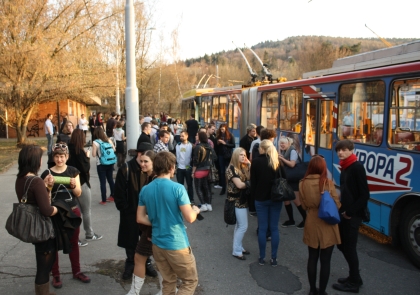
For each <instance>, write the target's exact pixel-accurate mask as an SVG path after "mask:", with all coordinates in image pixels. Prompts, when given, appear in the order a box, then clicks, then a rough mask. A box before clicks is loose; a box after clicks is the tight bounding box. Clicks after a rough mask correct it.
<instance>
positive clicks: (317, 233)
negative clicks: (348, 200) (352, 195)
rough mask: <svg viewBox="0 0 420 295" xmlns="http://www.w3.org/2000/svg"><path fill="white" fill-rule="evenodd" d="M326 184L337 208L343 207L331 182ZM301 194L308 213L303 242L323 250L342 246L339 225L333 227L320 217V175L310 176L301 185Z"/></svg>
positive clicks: (304, 207) (326, 188) (301, 199)
mask: <svg viewBox="0 0 420 295" xmlns="http://www.w3.org/2000/svg"><path fill="white" fill-rule="evenodd" d="M328 181H329V188H328V183H326V184H325V190H328V191H329V192H330V194H331V196H332V197H333V199H334V201H335V203H336V205H337V208H340V207H341V203H340V199H339V198H338V195H337V191H336V190H335V187H334V184H333V182H332V181H331V180H328ZM299 194H300V201H301V202H302V207H303V209H304V210H306V211H307V216H306V222H305V228H304V231H303V242H304V243H305V244H306V245H308V246H309V247H311V248H315V249H317V248H318V247H320V248H321V249H325V248H328V247H330V246H333V245H337V244H341V239H340V233H339V230H338V224H335V225H331V224H329V223H327V222H325V221H324V220H322V219H320V218H319V217H318V207H319V203H320V202H321V194H320V193H319V174H310V175H308V176H307V177H306V179H305V181H302V180H301V181H300V183H299Z"/></svg>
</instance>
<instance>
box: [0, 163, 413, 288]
mask: <svg viewBox="0 0 420 295" xmlns="http://www.w3.org/2000/svg"><path fill="white" fill-rule="evenodd" d="M43 162H44V163H46V157H45V156H44V159H43ZM91 164H92V167H93V168H95V166H94V164H95V162H94V159H92V162H91ZM43 167H45V164H44V166H43ZM16 173H17V167H16V165H14V166H13V167H12V168H11V169H9V171H7V172H6V173H4V174H1V175H0V188H1V194H0V196H1V199H2V202H3V205H2V206H1V207H0V224H2V225H4V224H5V222H6V219H7V216H8V215H9V214H10V212H11V208H12V203H13V202H15V201H16V196H15V192H14V182H15V178H16ZM91 173H92V181H91V183H92V199H93V202H92V219H93V228H94V230H95V232H97V233H99V234H102V235H104V238H103V239H102V240H100V241H95V242H91V243H89V245H88V246H87V247H83V248H81V249H80V250H81V251H80V253H81V259H80V260H81V265H82V271H83V272H85V273H86V274H88V275H89V276H90V277H91V278H92V282H91V283H90V284H83V283H81V282H78V281H75V280H73V279H72V278H71V277H72V276H71V269H70V262H69V260H68V258H67V255H63V254H62V253H60V267H61V271H62V273H63V274H64V276H63V288H62V289H59V290H57V294H58V295H67V294H101V295H106V294H121V295H122V294H126V293H127V290H128V289H129V283H127V284H126V283H124V282H121V281H120V280H119V276H120V274H121V271H122V267H123V259H124V257H125V254H124V251H123V249H121V248H119V247H117V246H116V241H117V230H118V222H119V215H118V211H117V210H116V208H115V206H114V205H113V204H108V205H107V206H102V205H99V204H98V202H99V201H100V193H99V180H98V177H97V174H96V169H91ZM214 193H215V194H214V201H213V212H206V213H203V215H204V217H205V219H204V220H203V221H197V222H195V223H193V224H187V227H188V229H187V231H188V235H189V237H190V242H191V245H192V248H193V251H194V254H195V257H196V260H197V266H198V273H199V287H198V288H197V291H196V294H199V295H225V294H226V295H229V294H233V295H236V294H241V295H242V294H244V295H245V294H267V295H269V294H294V295H301V294H307V293H308V291H309V287H308V283H307V276H306V259H307V248H306V246H305V245H304V244H303V243H302V234H303V231H302V230H298V229H297V228H286V229H284V228H281V229H280V237H281V241H280V248H279V254H278V263H279V266H278V267H276V268H273V267H271V266H269V265H265V266H260V265H258V264H257V258H258V244H257V239H256V228H257V220H256V218H254V217H250V218H249V227H248V231H247V233H246V235H245V239H244V246H245V248H246V249H247V250H249V251H250V252H251V255H249V256H248V257H247V258H248V259H247V260H246V261H239V260H237V259H235V258H233V257H232V255H231V252H232V250H231V248H232V236H233V226H229V227H226V226H225V224H224V223H223V212H222V211H223V201H224V197H222V196H219V194H218V193H219V190H214ZM295 216H296V220H298V221H300V218H299V217H298V212H297V211H296V212H295ZM285 219H286V216H285V212H282V215H281V222H282V221H284V220H285ZM83 235H84V231H83V230H81V236H83ZM0 236H1V242H0V245H1V247H0V294H33V293H34V292H33V289H34V287H33V282H34V275H35V255H34V249H33V246H32V245H31V244H26V243H22V242H20V241H18V240H17V239H15V238H13V237H11V236H10V235H8V234H7V232H6V230H5V229H4V226H1V227H0ZM359 238H360V242H359V256H360V261H361V263H360V268H361V274H362V277H363V280H364V286H363V287H362V288H361V290H360V294H420V271H419V269H417V268H415V267H414V266H413V265H412V264H411V263H410V262H409V261H408V259H407V258H406V257H405V256H404V254H403V253H402V252H401V251H399V250H398V249H395V248H393V247H391V246H389V245H380V244H378V243H376V242H375V241H372V240H371V239H369V238H367V237H365V236H362V235H361V236H360V237H359ZM267 247H268V249H267V250H268V251H269V247H270V243H268V244H267ZM346 275H347V268H346V263H345V260H344V259H343V257H342V255H341V253H340V252H339V251H338V250H337V249H335V250H334V253H333V257H332V268H331V275H330V283H329V287H328V289H327V292H328V293H329V294H344V293H340V292H337V291H335V290H333V289H332V288H331V287H330V286H331V284H332V283H333V282H335V281H336V279H337V278H338V277H342V276H346ZM146 282H147V284H146V285H145V286H144V287H143V289H142V292H141V294H143V295H145V294H153V295H154V294H156V293H157V292H158V283H157V280H156V279H150V278H148V279H147V280H146Z"/></svg>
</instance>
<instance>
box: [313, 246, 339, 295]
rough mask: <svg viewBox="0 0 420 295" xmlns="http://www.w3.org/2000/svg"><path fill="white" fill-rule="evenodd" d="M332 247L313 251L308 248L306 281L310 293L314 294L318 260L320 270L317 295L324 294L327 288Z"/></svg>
mask: <svg viewBox="0 0 420 295" xmlns="http://www.w3.org/2000/svg"><path fill="white" fill-rule="evenodd" d="M333 249H334V246H330V247H328V248H325V249H320V248H318V249H315V248H311V247H308V252H309V257H308V266H307V271H308V279H309V286H310V287H311V292H314V293H316V270H317V264H318V258H319V260H320V261H321V269H320V274H319V293H318V294H320V295H321V294H324V292H325V289H326V288H327V284H328V279H329V277H330V262H331V255H332V252H333Z"/></svg>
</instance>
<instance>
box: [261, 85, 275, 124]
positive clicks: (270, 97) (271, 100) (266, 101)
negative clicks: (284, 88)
mask: <svg viewBox="0 0 420 295" xmlns="http://www.w3.org/2000/svg"><path fill="white" fill-rule="evenodd" d="M278 109H279V94H278V92H277V91H276V92H264V93H263V98H262V106H261V125H262V126H264V127H266V128H270V129H276V128H277V126H278V125H277V122H278Z"/></svg>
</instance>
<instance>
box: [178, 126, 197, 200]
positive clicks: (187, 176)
mask: <svg viewBox="0 0 420 295" xmlns="http://www.w3.org/2000/svg"><path fill="white" fill-rule="evenodd" d="M180 139H181V141H180V142H179V143H178V144H177V145H176V162H177V164H178V165H177V169H176V180H177V181H178V183H180V184H182V185H184V180H185V181H186V182H187V187H188V197H189V198H190V201H191V204H194V189H193V184H192V182H193V181H192V176H191V173H192V170H191V156H192V150H193V146H192V144H191V142H189V141H188V132H187V131H182V132H181V134H180Z"/></svg>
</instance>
